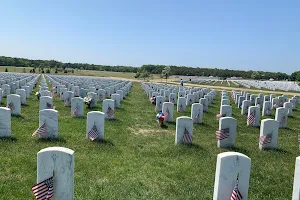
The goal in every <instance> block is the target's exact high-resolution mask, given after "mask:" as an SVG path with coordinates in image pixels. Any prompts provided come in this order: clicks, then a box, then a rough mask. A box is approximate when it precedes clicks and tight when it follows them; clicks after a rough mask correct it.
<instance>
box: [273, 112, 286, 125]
mask: <svg viewBox="0 0 300 200" xmlns="http://www.w3.org/2000/svg"><path fill="white" fill-rule="evenodd" d="M287 119H288V109H286V108H277V109H276V113H275V120H276V121H278V122H279V128H286V126H287Z"/></svg>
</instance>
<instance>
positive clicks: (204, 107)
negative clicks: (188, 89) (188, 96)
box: [200, 98, 208, 112]
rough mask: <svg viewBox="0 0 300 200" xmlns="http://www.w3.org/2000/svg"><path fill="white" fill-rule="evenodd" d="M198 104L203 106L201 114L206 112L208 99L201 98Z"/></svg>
mask: <svg viewBox="0 0 300 200" xmlns="http://www.w3.org/2000/svg"><path fill="white" fill-rule="evenodd" d="M200 104H202V106H203V112H208V99H207V98H201V99H200Z"/></svg>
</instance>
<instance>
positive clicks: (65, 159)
mask: <svg viewBox="0 0 300 200" xmlns="http://www.w3.org/2000/svg"><path fill="white" fill-rule="evenodd" d="M90 126H91V127H93V126H94V125H93V124H90ZM181 129H182V130H183V129H185V127H181ZM74 167H75V161H74V151H73V150H71V149H68V148H64V147H48V148H45V149H42V150H40V151H39V152H38V153H37V184H34V185H33V186H32V191H33V194H34V195H35V197H37V198H38V197H43V195H45V196H46V195H49V194H50V195H51V197H52V198H51V199H53V200H55V199H57V200H58V199H60V200H72V199H74ZM250 171H251V158H249V157H248V156H246V155H244V154H242V153H239V152H224V153H220V154H218V155H217V163H216V172H215V181H214V192H213V200H223V199H245V200H246V199H248V191H249V181H250ZM49 182H50V183H51V184H49V185H50V186H49V185H48V187H47V188H46V190H47V191H46V192H45V189H44V188H43V190H40V189H39V186H40V185H42V184H44V183H49ZM292 199H293V200H299V199H300V157H297V158H296V165H295V173H294V184H293V194H292Z"/></svg>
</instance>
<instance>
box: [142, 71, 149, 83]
mask: <svg viewBox="0 0 300 200" xmlns="http://www.w3.org/2000/svg"><path fill="white" fill-rule="evenodd" d="M140 77H141V78H143V79H144V81H145V79H146V78H149V77H150V73H149V72H148V71H147V70H144V71H143V72H142V73H141V75H140Z"/></svg>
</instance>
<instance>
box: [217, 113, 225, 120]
mask: <svg viewBox="0 0 300 200" xmlns="http://www.w3.org/2000/svg"><path fill="white" fill-rule="evenodd" d="M222 117H224V115H222V114H217V115H216V119H217V120H220V119H221V118H222Z"/></svg>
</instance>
